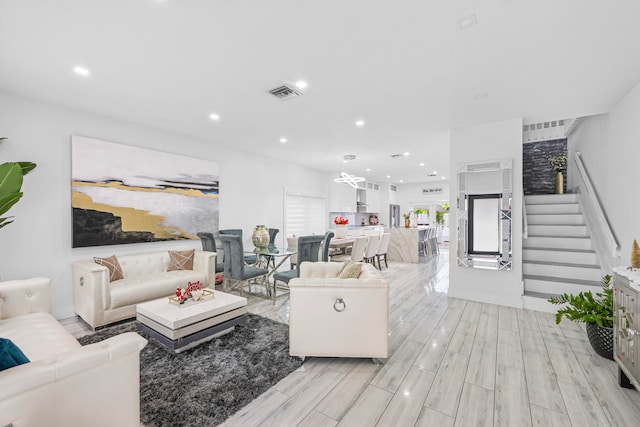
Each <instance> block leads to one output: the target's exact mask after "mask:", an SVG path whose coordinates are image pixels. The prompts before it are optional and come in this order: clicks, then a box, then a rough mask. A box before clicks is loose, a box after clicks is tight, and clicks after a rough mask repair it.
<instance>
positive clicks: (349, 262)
mask: <svg viewBox="0 0 640 427" xmlns="http://www.w3.org/2000/svg"><path fill="white" fill-rule="evenodd" d="M351 264H353V261H351V260H350V259H348V260H346V261H345V262H344V264H342V268H341V269H340V270H339V271H338V276H340V275H341V274H342V272H343V271H344V269H345V268H347V267H349V266H350V265H351Z"/></svg>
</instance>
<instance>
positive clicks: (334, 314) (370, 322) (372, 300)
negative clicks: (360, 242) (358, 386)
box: [289, 262, 389, 358]
mask: <svg viewBox="0 0 640 427" xmlns="http://www.w3.org/2000/svg"><path fill="white" fill-rule="evenodd" d="M342 265H343V264H342V263H337V262H304V263H302V264H301V265H300V277H299V278H296V279H292V280H291V281H290V282H289V288H290V291H291V293H290V313H289V353H290V354H291V355H292V356H300V357H306V356H320V357H372V358H386V357H387V355H388V352H389V348H388V335H389V331H388V329H389V285H388V284H387V282H386V281H385V280H384V279H383V278H382V276H381V275H380V273H379V272H378V270H376V268H375V267H373V266H372V265H371V264H362V272H361V274H360V277H358V278H357V279H339V278H338V277H337V276H338V273H339V271H340V269H341V268H342ZM340 310H342V311H340Z"/></svg>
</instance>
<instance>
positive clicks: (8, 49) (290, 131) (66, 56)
mask: <svg viewBox="0 0 640 427" xmlns="http://www.w3.org/2000/svg"><path fill="white" fill-rule="evenodd" d="M614 5H615V7H614ZM638 17H640V2H638V1H635V0H626V1H624V0H621V1H616V2H605V1H602V0H563V1H557V0H556V1H551V0H538V1H524V0H466V1H444V0H413V1H412V0H396V1H393V2H390V1H382V0H367V1H365V0H349V1H344V0H323V1H308V0H307V1H303V0H270V1H264V0H216V1H212V0H189V1H184V0H183V1H178V0H162V1H161V0H93V1H86V0H56V1H55V2H54V1H51V0H0V90H1V91H5V92H9V93H14V94H19V95H24V96H27V97H30V98H35V99H39V100H43V101H47V102H51V103H55V104H59V105H63V106H66V107H71V108H75V109H80V110H84V111H90V112H93V113H97V114H101V115H105V116H109V117H113V118H117V119H122V120H125V121H128V122H134V123H140V124H144V125H148V126H153V127H156V128H160V129H166V130H169V131H172V132H177V133H180V134H183V135H186V136H190V137H195V138H198V139H200V140H202V143H203V144H224V145H228V146H232V147H234V148H237V149H241V150H246V151H251V152H254V153H261V154H263V155H266V156H273V157H277V158H281V159H285V160H287V161H291V162H295V163H298V164H302V165H305V166H308V167H312V168H316V169H319V170H324V171H330V172H338V171H346V172H349V173H352V174H357V175H360V176H365V177H366V178H367V179H369V180H372V181H378V182H394V183H400V182H405V183H408V182H428V181H435V180H441V179H442V177H443V176H444V177H445V179H448V177H447V176H446V175H447V174H448V169H449V142H448V141H449V133H450V130H451V129H454V128H458V127H463V126H468V125H472V124H477V123H484V122H490V121H498V120H503V119H511V118H515V117H524V118H525V120H526V119H530V120H538V121H540V120H545V119H546V120H549V119H562V118H568V117H579V116H585V115H590V114H597V113H601V112H606V111H608V110H609V109H610V108H611V106H612V105H614V104H615V102H616V101H617V100H619V99H620V98H621V97H622V96H623V95H624V94H625V93H626V92H627V91H629V90H630V89H631V88H632V87H633V86H634V85H635V84H636V83H637V82H638V81H639V80H640V55H639V54H638V41H640V25H638V22H637V21H638ZM76 65H81V66H84V67H86V68H88V69H89V70H90V71H91V73H90V75H89V76H86V77H82V76H79V75H77V74H75V73H74V72H73V67H74V66H76ZM299 80H304V81H306V82H307V83H308V87H307V88H306V89H304V90H302V91H301V92H303V94H302V95H301V96H299V97H296V98H293V99H289V100H286V101H282V100H279V99H276V98H275V97H273V96H271V95H270V94H268V93H267V92H268V90H270V89H272V88H275V87H277V86H279V85H282V84H283V83H289V84H293V83H295V82H297V81H299ZM214 112H215V113H217V114H219V116H220V119H219V120H217V121H213V120H211V119H210V118H209V115H210V114H211V113H214ZM359 119H360V120H364V121H365V125H364V126H362V127H358V126H356V125H355V121H356V120H359ZM94 136H96V137H99V135H94ZM280 138H287V142H286V143H282V142H280ZM119 142H125V141H119ZM514 143H519V141H514ZM405 152H408V153H410V155H409V156H406V157H404V156H403V157H400V158H391V157H390V156H391V155H393V154H401V153H405ZM346 154H354V155H356V156H357V158H356V160H354V161H351V162H348V163H347V164H343V156H344V155H346ZM420 163H424V166H420V165H419V164H420ZM367 168H370V169H371V170H370V171H366V169H367ZM434 170H437V171H438V176H436V177H428V176H427V175H428V174H430V173H432V172H433V171H434ZM387 176H390V178H387ZM401 180H402V181H401Z"/></svg>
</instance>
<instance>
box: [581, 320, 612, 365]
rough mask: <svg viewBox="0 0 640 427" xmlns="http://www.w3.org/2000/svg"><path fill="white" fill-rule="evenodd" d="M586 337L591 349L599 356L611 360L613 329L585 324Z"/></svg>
mask: <svg viewBox="0 0 640 427" xmlns="http://www.w3.org/2000/svg"><path fill="white" fill-rule="evenodd" d="M587 337H588V338H589V342H590V343H591V347H593V350H594V351H595V352H596V353H597V354H598V355H599V356H602V357H606V358H607V359H609V360H613V328H605V327H603V326H598V325H597V324H595V323H587Z"/></svg>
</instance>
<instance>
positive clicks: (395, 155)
mask: <svg viewBox="0 0 640 427" xmlns="http://www.w3.org/2000/svg"><path fill="white" fill-rule="evenodd" d="M403 157H404V154H392V155H391V158H392V159H401V158H403Z"/></svg>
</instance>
